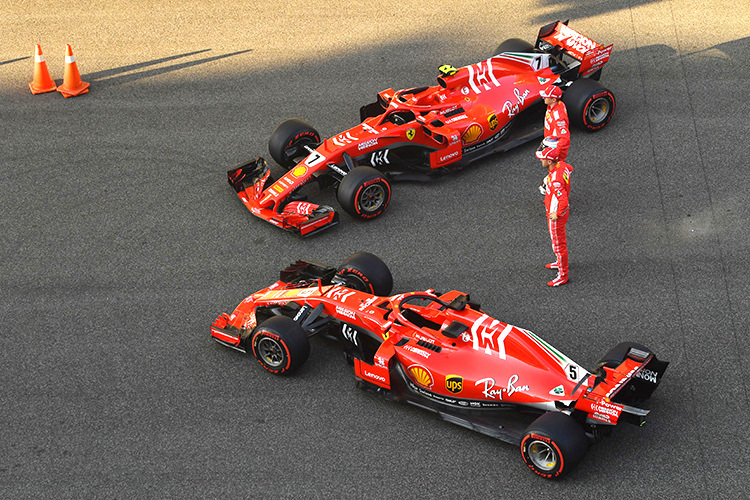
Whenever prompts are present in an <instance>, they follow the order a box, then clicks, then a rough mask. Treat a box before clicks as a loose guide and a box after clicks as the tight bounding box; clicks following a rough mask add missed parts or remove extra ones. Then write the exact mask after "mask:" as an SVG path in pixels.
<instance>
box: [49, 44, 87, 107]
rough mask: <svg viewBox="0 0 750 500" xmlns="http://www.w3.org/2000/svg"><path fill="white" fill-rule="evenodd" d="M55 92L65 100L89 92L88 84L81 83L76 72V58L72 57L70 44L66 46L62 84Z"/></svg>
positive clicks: (79, 75)
mask: <svg viewBox="0 0 750 500" xmlns="http://www.w3.org/2000/svg"><path fill="white" fill-rule="evenodd" d="M57 91H58V92H60V93H61V94H62V95H63V97H65V98H66V99H67V98H68V97H73V96H77V95H81V94H86V93H88V91H89V84H88V83H86V82H82V81H81V74H80V73H79V72H78V65H77V64H76V58H75V57H73V49H72V48H70V44H67V52H66V54H65V74H64V76H63V84H62V85H60V86H59V87H57Z"/></svg>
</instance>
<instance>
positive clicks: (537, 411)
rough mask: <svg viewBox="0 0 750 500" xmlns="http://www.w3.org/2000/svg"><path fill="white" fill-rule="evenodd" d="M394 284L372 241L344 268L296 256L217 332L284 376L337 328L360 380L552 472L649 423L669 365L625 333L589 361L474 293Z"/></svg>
mask: <svg viewBox="0 0 750 500" xmlns="http://www.w3.org/2000/svg"><path fill="white" fill-rule="evenodd" d="M392 286H393V278H392V276H391V273H390V270H389V269H388V267H387V266H386V264H385V263H384V262H383V261H382V260H380V259H379V258H378V257H376V256H375V255H373V254H370V253H367V252H359V253H356V254H354V255H352V256H350V257H349V258H347V259H346V260H344V261H343V262H342V263H341V264H340V265H339V266H335V267H332V266H327V265H324V264H319V263H315V262H311V261H297V262H296V263H294V264H292V265H290V266H289V267H287V268H286V269H284V270H282V271H281V274H280V278H279V280H278V281H275V282H274V283H272V284H271V285H269V286H267V287H265V288H263V289H261V290H259V291H257V292H255V293H253V294H252V295H250V296H249V297H247V298H246V299H245V300H244V301H242V303H240V304H239V305H238V306H237V307H236V308H235V309H234V311H233V312H232V313H231V314H229V313H223V314H221V315H219V316H218V317H217V318H216V319H215V320H214V322H213V324H212V325H211V336H212V337H213V339H214V340H216V341H217V342H219V343H220V344H222V345H224V346H226V347H230V348H232V349H236V350H238V351H241V352H245V353H247V354H249V355H250V356H251V357H253V358H254V359H256V360H257V361H258V363H259V364H260V366H262V367H263V368H265V369H266V370H268V371H269V372H271V373H273V374H276V375H286V374H291V373H294V372H295V371H298V370H299V369H300V368H301V367H302V366H303V365H304V363H305V361H306V360H307V359H308V357H309V355H310V337H313V336H316V335H319V336H321V337H325V338H328V339H330V340H332V341H333V342H336V343H338V344H339V345H340V347H341V349H342V351H343V353H344V358H345V359H346V360H347V361H348V362H349V363H350V364H351V365H352V367H353V371H354V377H355V380H356V384H357V386H358V387H359V388H361V389H364V390H367V391H371V392H373V393H376V394H381V395H383V396H386V397H389V398H392V399H394V400H396V401H400V402H406V403H411V404H414V405H416V406H418V407H420V408H424V409H427V410H431V411H434V412H436V413H437V414H438V415H440V417H442V418H443V419H445V420H447V421H449V422H452V423H455V424H458V425H461V426H464V427H467V428H469V429H473V430H476V431H479V432H482V433H484V434H487V435H489V436H492V437H494V438H497V439H501V440H503V441H506V442H509V443H512V444H514V445H518V446H520V448H521V455H522V457H523V460H524V462H525V463H526V465H527V466H528V467H529V468H530V469H531V470H532V471H534V472H535V473H537V474H539V475H540V476H543V477H545V478H556V477H560V476H562V475H563V474H566V473H568V472H569V471H570V470H571V469H573V468H574V467H575V465H576V464H577V463H579V462H580V461H581V460H582V459H583V457H584V455H585V453H586V451H587V449H588V447H589V445H590V444H591V443H595V442H597V441H599V440H600V439H602V438H604V437H605V436H607V435H608V434H610V432H611V430H612V429H613V428H614V427H615V426H617V425H619V424H621V423H623V422H627V423H632V424H636V425H643V424H644V423H645V421H646V417H647V416H648V414H649V410H647V409H643V408H641V407H640V406H641V403H643V402H644V401H645V400H647V399H649V397H650V396H651V395H652V393H653V392H654V391H655V390H656V388H657V387H658V385H659V384H660V382H661V380H662V376H663V375H664V372H665V370H666V369H667V366H668V364H669V363H668V362H666V361H662V360H659V359H657V357H656V355H655V354H654V352H653V351H652V350H651V349H649V348H648V347H645V346H644V345H641V344H638V343H636V342H623V343H620V344H618V345H616V346H615V347H613V348H612V349H610V350H609V351H608V352H607V353H606V354H605V355H604V356H603V357H602V358H601V359H600V360H599V362H598V363H596V364H595V365H594V367H593V369H591V370H589V369H587V368H584V366H583V365H581V364H579V363H577V362H575V361H573V360H572V359H571V358H569V357H568V356H566V355H565V354H563V353H562V351H561V350H560V349H557V348H556V347H553V346H552V345H551V344H549V343H548V342H546V341H545V340H543V339H542V338H541V337H539V336H538V335H536V334H534V333H533V332H531V331H530V330H527V329H525V328H521V327H519V326H514V325H512V324H509V323H506V322H503V321H501V320H499V319H495V318H493V317H492V316H490V315H489V314H488V313H487V312H485V311H484V310H483V309H482V308H481V306H480V305H479V304H477V303H476V302H474V301H472V300H471V298H470V297H469V295H468V294H466V293H463V292H459V291H456V290H452V291H449V292H445V293H440V292H436V291H435V290H432V289H430V290H424V291H413V292H407V293H399V294H396V295H391V291H392V290H391V289H392Z"/></svg>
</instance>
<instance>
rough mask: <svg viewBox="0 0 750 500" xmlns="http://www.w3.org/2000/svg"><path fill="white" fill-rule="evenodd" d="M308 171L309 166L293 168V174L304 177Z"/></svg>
mask: <svg viewBox="0 0 750 500" xmlns="http://www.w3.org/2000/svg"><path fill="white" fill-rule="evenodd" d="M306 173H307V167H305V166H302V165H300V166H299V167H297V168H295V169H294V170H292V175H293V176H295V177H302V176H303V175H305V174H306Z"/></svg>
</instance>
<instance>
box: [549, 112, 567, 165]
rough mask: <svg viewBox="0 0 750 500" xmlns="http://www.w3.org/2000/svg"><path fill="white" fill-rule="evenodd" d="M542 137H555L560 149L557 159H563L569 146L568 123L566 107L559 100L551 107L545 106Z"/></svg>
mask: <svg viewBox="0 0 750 500" xmlns="http://www.w3.org/2000/svg"><path fill="white" fill-rule="evenodd" d="M544 138H545V139H548V140H549V139H553V140H554V139H556V140H557V146H556V147H557V148H558V150H559V151H560V156H559V158H558V159H559V160H560V161H565V158H566V157H567V156H568V148H570V123H569V122H568V109H567V108H566V107H565V103H564V102H562V101H561V100H558V101H557V104H555V105H554V106H552V107H551V108H549V107H548V108H547V113H546V114H545V115H544Z"/></svg>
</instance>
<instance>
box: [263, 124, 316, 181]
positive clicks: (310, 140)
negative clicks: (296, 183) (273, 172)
mask: <svg viewBox="0 0 750 500" xmlns="http://www.w3.org/2000/svg"><path fill="white" fill-rule="evenodd" d="M321 142H322V141H321V139H320V134H319V133H318V131H317V130H315V128H313V126H312V125H310V124H309V123H307V122H305V121H302V120H300V119H298V118H292V119H290V120H286V121H283V122H281V123H280V124H279V126H278V127H276V129H275V130H274V131H273V132H271V138H270V139H269V140H268V152H269V153H271V158H273V159H274V160H275V161H276V163H278V164H279V165H281V166H282V167H284V168H286V169H290V168H292V167H293V166H295V165H296V164H297V161H299V160H300V159H302V158H304V157H306V156H307V155H309V154H310V152H309V151H308V150H307V149H306V148H305V146H307V147H310V148H312V149H315V148H317V147H318V145H319V144H320V143H321Z"/></svg>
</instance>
